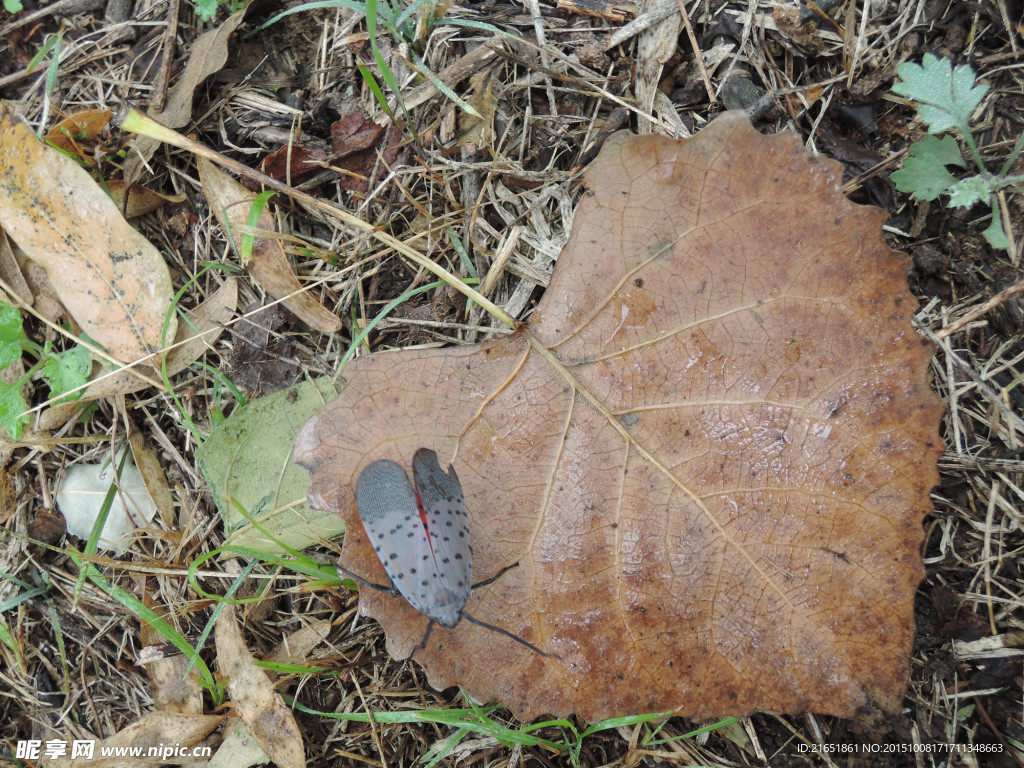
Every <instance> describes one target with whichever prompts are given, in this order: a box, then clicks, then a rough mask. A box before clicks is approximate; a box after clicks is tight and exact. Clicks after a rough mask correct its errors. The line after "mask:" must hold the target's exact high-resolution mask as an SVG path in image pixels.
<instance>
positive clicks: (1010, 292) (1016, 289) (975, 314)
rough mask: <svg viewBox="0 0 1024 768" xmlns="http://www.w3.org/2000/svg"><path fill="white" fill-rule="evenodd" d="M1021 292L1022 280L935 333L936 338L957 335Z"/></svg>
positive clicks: (1023, 286)
mask: <svg viewBox="0 0 1024 768" xmlns="http://www.w3.org/2000/svg"><path fill="white" fill-rule="evenodd" d="M1021 292H1024V280H1021V281H1020V282H1019V283H1014V284H1013V285H1011V286H1010V287H1009V288H1004V289H1003V290H1001V291H1000V292H999V293H997V294H996V295H995V296H993V297H992V298H991V299H989V300H988V301H986V302H985V303H984V304H980V305H978V306H977V307H975V308H974V309H972V310H971V311H970V312H968V313H967V314H966V315H964V316H963V317H961V318H960V319H959V320H957V321H956V322H955V323H953V324H952V325H949V326H946V327H945V328H942V329H940V330H938V331H936V333H935V336H936V338H939V339H947V338H949V337H950V336H952V335H953V334H954V333H957V332H958V331H960V330H962V329H963V328H964V326H966V325H967V324H968V323H970V322H972V321H974V320H977V319H978V318H979V317H981V316H982V315H984V314H985V313H986V312H988V311H989V310H990V309H995V308H996V307H998V306H999V305H1000V304H1002V303H1004V302H1005V301H1007V300H1008V299H1011V298H1013V297H1014V296H1016V295H1017V294H1018V293H1021Z"/></svg>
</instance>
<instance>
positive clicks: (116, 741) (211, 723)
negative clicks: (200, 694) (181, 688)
mask: <svg viewBox="0 0 1024 768" xmlns="http://www.w3.org/2000/svg"><path fill="white" fill-rule="evenodd" d="M223 720H224V716H223V715H178V714H173V713H170V712H153V713H151V714H148V715H143V716H142V717H140V718H139V720H138V722H136V723H133V724H132V725H129V726H128V727H127V728H124V729H122V730H120V731H118V732H117V733H115V734H114V735H113V736H111V737H110V738H109V739H103V740H101V741H97V742H96V744H95V746H94V748H93V754H94V755H95V757H94V758H93V759H91V760H88V759H75V760H71V759H70V758H67V757H62V758H59V759H57V760H47V761H46V762H45V763H44V764H45V765H46V766H47V768H71V766H85V765H88V766H89V767H90V768H139V766H146V765H160V764H166V763H167V762H169V761H170V762H184V761H182V760H180V759H179V760H178V761H172V760H170V756H169V755H164V757H163V758H162V759H161V758H159V757H108V758H101V757H100V754H101V750H103V749H105V748H107V747H138V748H140V749H142V751H143V754H144V755H145V754H147V752H148V750H149V749H150V748H151V747H155V748H158V749H163V748H168V747H170V748H172V749H173V748H174V747H177V748H178V749H181V750H186V749H192V748H193V747H195V746H197V745H198V744H199V743H200V742H201V741H202V740H203V739H205V738H206V737H207V736H208V735H209V734H210V733H212V732H213V729H214V728H216V727H217V726H218V725H220V724H221V722H223Z"/></svg>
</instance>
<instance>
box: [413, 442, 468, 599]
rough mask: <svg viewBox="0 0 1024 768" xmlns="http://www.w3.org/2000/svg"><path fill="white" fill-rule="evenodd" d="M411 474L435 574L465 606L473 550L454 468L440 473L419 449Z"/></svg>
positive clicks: (426, 451) (433, 458)
mask: <svg viewBox="0 0 1024 768" xmlns="http://www.w3.org/2000/svg"><path fill="white" fill-rule="evenodd" d="M412 474H413V478H414V479H415V481H416V491H417V492H418V493H419V495H420V503H421V504H422V509H423V515H424V520H425V521H426V525H427V532H428V533H429V534H430V543H431V546H432V547H433V550H434V560H435V562H436V563H437V573H438V577H439V578H440V580H441V581H442V582H443V583H444V585H445V586H446V587H447V588H448V589H449V590H451V591H452V592H453V593H454V594H455V595H456V596H458V597H459V599H460V600H461V603H460V605H459V608H460V609H461V607H462V606H463V605H465V603H466V599H467V598H468V597H469V590H470V588H471V587H472V584H473V548H472V547H471V545H470V540H469V515H468V514H467V512H466V499H465V498H464V497H463V495H462V485H461V484H460V483H459V478H458V476H457V475H456V474H455V469H454V467H451V466H449V467H448V471H447V472H445V471H443V470H442V469H441V466H440V464H438V462H437V454H436V453H434V452H433V451H431V450H429V449H427V448H420V449H419V450H418V451H416V455H415V456H413V459H412Z"/></svg>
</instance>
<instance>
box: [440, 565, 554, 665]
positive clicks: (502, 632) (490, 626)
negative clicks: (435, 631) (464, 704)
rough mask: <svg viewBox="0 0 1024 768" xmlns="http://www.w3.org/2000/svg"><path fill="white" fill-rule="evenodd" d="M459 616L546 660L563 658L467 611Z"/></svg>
mask: <svg viewBox="0 0 1024 768" xmlns="http://www.w3.org/2000/svg"><path fill="white" fill-rule="evenodd" d="M511 567H512V566H509V568H511ZM505 570H508V568H506V569H505ZM498 575H499V576H500V575H501V574H498ZM459 615H460V616H462V618H464V619H465V620H466V621H468V622H470V623H471V624H476V625H477V626H478V627H483V628H484V629H489V630H491V631H492V632H497V633H498V634H499V635H504V636H505V637H510V638H512V639H513V640H515V641H516V642H517V643H519V644H520V645H523V646H526V647H527V648H529V649H530V650H531V651H533V652H534V653H539V654H540V655H541V656H543V657H545V658H548V659H551V658H554V659H560V658H561V656H559V655H558V654H557V653H544V651H542V650H541V649H540V648H538V647H537V646H536V645H533V644H532V643H528V642H527V641H525V640H523V638H521V637H519V636H518V635H513V634H512V633H511V632H509V631H508V630H507V629H502V628H501V627H496V626H494V625H493V624H488V623H487V622H486V621H480V619H474V618H473V617H472V616H470V615H469V614H468V613H466V612H465V611H463V612H462V613H461V614H459ZM427 634H428V635H429V634H430V627H427ZM424 642H426V638H424Z"/></svg>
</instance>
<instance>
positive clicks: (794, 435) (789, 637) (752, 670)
mask: <svg viewBox="0 0 1024 768" xmlns="http://www.w3.org/2000/svg"><path fill="white" fill-rule="evenodd" d="M586 179H587V185H588V187H589V189H590V193H589V194H588V195H587V196H586V197H585V198H584V199H583V202H582V203H581V204H580V206H579V209H578V210H577V212H576V216H575V221H574V226H573V234H572V237H571V239H570V241H569V243H568V244H567V245H566V248H565V249H564V251H563V252H562V254H561V256H560V257H559V259H558V264H557V269H556V272H555V274H554V276H553V277H552V279H551V283H550V285H549V287H548V288H547V291H546V292H545V294H544V297H543V299H542V301H541V303H540V305H539V306H538V308H537V310H536V312H535V313H534V315H533V317H532V318H531V320H530V322H529V324H528V325H525V326H523V327H521V328H520V329H519V330H518V331H517V332H516V333H515V334H514V335H512V336H510V337H506V338H503V339H500V340H497V341H492V342H489V343H486V344H480V345H475V346H471V347H460V348H454V349H444V350H407V351H402V352H397V353H390V354H388V353H385V354H377V355H370V356H367V357H364V358H361V359H358V360H356V361H355V362H353V363H351V364H350V365H349V367H348V368H347V369H346V371H345V374H346V376H347V378H348V384H347V386H346V387H345V389H344V390H343V391H342V392H341V394H340V395H339V396H338V397H337V398H336V399H335V400H334V401H332V402H331V403H330V404H328V405H327V406H326V407H325V408H324V409H323V410H321V411H320V412H319V413H318V414H317V415H316V416H314V417H313V419H311V420H310V422H309V423H308V424H307V425H306V427H304V429H303V431H302V432H301V433H300V434H299V437H298V439H297V441H296V446H295V456H296V460H297V461H298V462H300V463H301V464H303V465H305V466H307V467H308V468H309V469H310V470H311V473H312V477H311V485H310V492H309V499H310V501H311V503H312V504H313V505H314V506H316V507H318V508H321V509H330V510H333V511H335V512H337V513H338V514H340V515H342V516H343V518H344V519H345V522H346V525H347V531H348V532H347V535H346V536H345V543H344V549H343V553H342V564H343V565H344V567H345V568H347V569H349V570H351V571H353V572H355V573H357V574H360V575H362V576H364V577H366V578H367V579H369V580H371V581H374V582H376V583H378V584H380V583H384V581H385V575H384V570H383V568H382V566H381V564H380V562H379V561H378V559H377V557H376V555H375V554H374V551H373V548H372V547H371V546H370V545H369V544H368V543H367V540H366V535H365V532H364V530H363V527H362V525H361V524H360V523H359V522H358V520H359V518H358V515H357V511H356V507H355V499H354V486H355V482H356V479H357V478H358V476H359V473H360V471H361V470H362V469H363V468H364V467H365V466H366V465H367V464H369V463H370V462H372V461H375V460H377V459H383V458H388V459H392V460H395V461H398V462H400V463H401V464H402V465H403V466H404V467H406V468H408V467H409V465H410V462H411V459H412V456H413V453H414V452H415V450H416V449H417V448H419V447H420V446H427V447H429V448H433V449H435V450H436V451H437V452H438V454H439V456H440V458H441V463H442V465H444V464H446V463H447V462H448V461H449V460H450V461H452V463H453V464H454V466H455V469H456V471H457V472H458V476H459V478H460V479H461V481H462V487H463V490H464V491H465V497H466V503H467V507H468V509H469V514H470V528H471V531H472V536H473V545H474V571H473V573H474V578H476V579H481V580H482V579H486V578H488V577H490V576H492V575H494V574H495V573H497V572H498V571H499V570H500V569H501V568H503V567H505V566H508V565H510V564H512V563H516V562H518V563H519V567H518V568H513V569H512V570H510V571H509V572H508V573H506V574H505V575H504V576H502V577H501V578H500V579H499V580H497V581H496V582H495V583H493V584H492V585H490V586H487V587H485V588H480V589H476V590H474V591H473V593H472V594H471V595H470V598H469V602H468V604H467V609H468V611H469V612H470V613H471V614H473V615H474V616H475V617H476V618H478V619H481V620H483V621H486V622H488V623H490V624H494V625H496V626H499V627H502V628H504V629H507V630H508V631H510V632H514V633H515V634H517V635H519V636H521V637H523V638H524V639H526V640H528V641H529V642H531V643H533V644H534V645H536V646H538V647H539V648H540V649H542V650H543V651H545V652H548V653H552V654H557V655H558V656H559V658H544V657H541V656H539V655H537V654H534V653H532V652H531V651H529V650H527V649H526V648H523V647H522V646H520V645H518V644H517V643H515V642H514V641H512V640H509V639H506V638H502V637H501V636H499V635H496V634H494V633H493V632H489V631H487V630H486V629H483V628H481V627H477V626H474V625H472V624H470V623H469V622H466V621H463V622H461V623H460V624H459V625H458V626H456V627H455V628H454V629H451V630H446V629H443V628H435V629H434V632H433V636H432V638H431V640H430V643H429V644H428V645H427V647H426V648H425V649H423V650H420V651H417V653H416V655H415V659H416V660H417V661H418V662H419V663H420V664H422V665H423V667H424V669H425V670H426V672H427V677H428V679H429V681H430V683H431V685H433V686H434V687H436V688H445V687H448V686H452V685H456V684H458V685H462V686H464V687H465V688H466V689H467V691H468V692H469V693H470V694H471V695H472V696H474V697H475V698H476V699H478V700H497V701H501V702H502V703H504V704H506V705H507V706H509V708H510V709H511V710H512V711H513V712H514V713H515V714H516V716H517V717H520V718H522V719H525V720H531V719H533V718H534V717H537V716H539V715H541V714H544V713H550V714H554V715H565V714H567V713H570V712H575V713H578V714H579V715H581V716H582V717H584V718H585V719H586V720H589V721H597V720H601V719H603V718H607V717H613V716H619V715H628V714H634V713H637V712H651V711H664V710H676V711H677V712H679V713H680V714H684V715H688V716H692V717H698V718H704V717H710V716H712V715H724V714H741V713H745V712H750V711H753V710H771V711H776V712H794V713H796V712H802V711H816V712H823V713H829V714H832V715H838V716H842V717H865V718H867V717H872V716H876V715H877V714H878V712H879V711H884V712H896V711H898V710H899V706H900V702H901V700H902V695H903V691H904V689H905V686H906V683H907V675H908V671H909V655H910V651H911V644H912V640H913V634H914V617H913V597H914V592H915V589H916V587H917V584H918V582H919V581H920V579H921V577H922V574H923V571H922V565H921V556H920V551H919V547H920V544H921V541H922V536H923V532H922V526H921V522H922V517H923V515H924V514H925V512H926V511H927V510H928V509H930V508H931V504H930V501H929V491H930V489H931V487H932V486H933V485H934V484H935V483H936V482H937V479H938V475H937V471H936V458H937V457H938V455H939V454H940V453H941V451H942V445H941V441H940V440H939V438H938V432H937V427H938V422H939V418H940V414H941V411H942V406H941V404H940V402H939V399H938V398H937V397H936V396H935V395H934V394H933V393H932V392H931V391H930V389H929V387H928V382H927V368H928V363H929V358H930V356H931V348H930V345H928V344H927V343H925V342H924V341H923V340H922V339H921V338H920V337H918V335H917V334H916V333H915V332H914V329H913V327H912V326H911V316H912V315H913V313H914V309H915V306H916V302H915V301H914V300H913V297H912V296H911V295H910V293H909V292H908V290H907V284H906V277H905V271H906V269H907V267H908V260H907V259H906V258H905V257H904V256H903V255H901V254H897V253H896V252H894V251H892V250H890V249H889V248H888V247H887V246H886V245H885V244H884V242H883V241H882V238H881V224H882V221H883V219H884V213H883V212H882V211H880V210H878V209H876V208H868V207H860V206H856V205H854V204H852V203H850V202H849V201H848V200H846V199H845V198H844V197H843V196H842V194H841V191H840V189H841V182H842V172H841V168H840V166H839V164H838V163H836V162H833V161H830V160H822V159H820V158H813V157H810V156H808V155H807V154H806V153H805V151H804V150H803V147H802V144H801V142H800V140H799V139H798V138H797V137H796V136H792V135H777V136H768V137H766V136H761V135H760V134H758V133H757V132H756V131H754V130H753V128H751V126H750V124H749V123H748V122H747V120H746V118H745V117H744V116H743V115H742V113H727V114H725V115H723V116H721V117H719V118H718V119H717V120H715V121H714V122H713V123H712V124H711V125H710V126H708V127H707V128H705V129H704V130H703V131H702V132H701V133H700V134H699V135H698V136H697V137H696V138H694V139H690V140H686V141H675V140H671V139H667V138H665V137H661V136H645V137H631V136H626V135H624V134H617V135H615V136H613V137H612V138H610V139H609V140H608V142H607V144H606V145H605V147H604V149H603V150H602V152H601V154H600V156H599V157H598V159H597V160H596V161H595V162H594V164H593V165H592V167H591V168H590V169H589V171H588V173H587V177H586ZM360 607H361V609H362V611H363V612H364V613H366V614H368V615H370V616H373V617H374V618H375V619H377V620H378V621H379V622H380V623H381V624H382V625H383V626H384V628H385V630H386V632H387V635H388V642H387V646H388V651H389V652H390V653H391V654H392V655H393V656H395V657H397V658H404V657H407V656H408V655H409V654H410V652H411V651H412V650H413V648H414V647H415V646H416V644H417V643H418V642H419V641H420V639H421V637H422V636H423V631H424V628H425V626H426V624H427V619H426V618H425V617H424V616H422V615H421V614H419V613H417V612H416V611H415V610H414V609H413V608H411V607H410V606H409V605H408V603H406V602H405V600H404V599H402V598H396V597H391V596H390V595H388V594H386V593H382V592H378V591H376V590H371V589H364V590H362V591H361V594H360ZM496 658H500V659H501V663H500V664H496V663H495V659H496Z"/></svg>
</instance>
